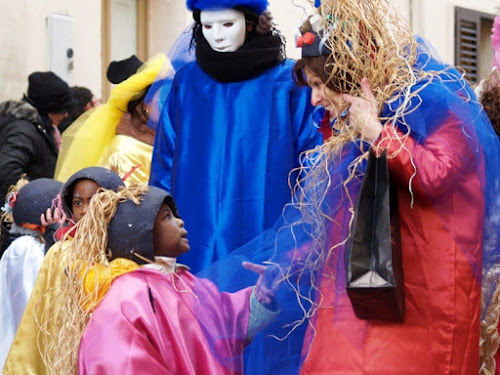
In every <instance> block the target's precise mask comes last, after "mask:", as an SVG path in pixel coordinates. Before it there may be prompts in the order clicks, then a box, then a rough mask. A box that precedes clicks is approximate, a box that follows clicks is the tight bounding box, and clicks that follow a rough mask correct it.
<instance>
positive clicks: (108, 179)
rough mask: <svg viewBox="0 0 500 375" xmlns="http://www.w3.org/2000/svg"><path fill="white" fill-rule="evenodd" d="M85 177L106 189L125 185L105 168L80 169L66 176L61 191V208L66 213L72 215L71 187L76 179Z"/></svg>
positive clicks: (118, 177)
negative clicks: (68, 176) (66, 178)
mask: <svg viewBox="0 0 500 375" xmlns="http://www.w3.org/2000/svg"><path fill="white" fill-rule="evenodd" d="M85 179H87V180H92V181H95V182H96V183H97V185H99V187H102V188H104V189H108V190H114V191H117V190H118V188H119V187H120V186H125V184H124V183H123V181H122V179H121V178H120V176H118V175H117V174H116V173H115V172H113V171H111V170H109V169H107V168H103V167H87V168H83V169H80V170H79V171H77V172H75V173H74V174H73V175H71V177H70V178H68V180H67V181H66V183H65V184H64V186H63V188H62V191H61V199H62V204H63V209H64V211H65V212H66V214H67V215H70V216H71V215H72V211H71V202H72V201H73V189H74V188H75V185H76V183H77V182H78V181H80V180H85Z"/></svg>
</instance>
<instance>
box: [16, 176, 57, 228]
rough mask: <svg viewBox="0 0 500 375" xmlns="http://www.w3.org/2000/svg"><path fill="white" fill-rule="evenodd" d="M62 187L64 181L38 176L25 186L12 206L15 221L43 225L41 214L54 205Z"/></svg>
mask: <svg viewBox="0 0 500 375" xmlns="http://www.w3.org/2000/svg"><path fill="white" fill-rule="evenodd" d="M62 187H63V184H62V182H59V181H56V180H53V179H51V178H38V179H36V180H33V181H31V182H29V183H28V184H27V185H25V186H23V187H22V188H21V189H20V190H19V192H18V193H17V196H16V201H15V203H14V207H13V208H12V215H13V216H14V222H15V223H16V224H18V225H20V224H37V225H41V224H42V223H41V221H40V215H41V214H43V213H44V212H45V211H47V208H50V207H51V206H52V201H53V200H54V199H55V198H56V197H57V194H59V192H60V191H61V188H62Z"/></svg>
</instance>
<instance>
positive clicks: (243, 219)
mask: <svg viewBox="0 0 500 375" xmlns="http://www.w3.org/2000/svg"><path fill="white" fill-rule="evenodd" d="M293 64H294V62H293V61H291V60H286V61H285V62H284V63H282V64H280V65H278V66H276V67H274V68H272V69H269V70H267V71H265V72H264V73H262V74H261V75H259V76H258V77H256V78H253V79H250V80H246V81H241V82H230V83H220V82H217V81H215V80H214V79H213V78H211V77H210V76H209V75H207V74H206V73H205V72H204V71H203V70H202V69H201V68H200V66H199V65H198V64H197V63H196V62H192V63H189V64H187V65H186V66H184V67H183V68H182V69H180V70H179V71H178V72H177V74H176V76H175V78H174V81H173V83H172V88H171V92H170V94H169V97H168V99H167V103H165V105H164V107H163V110H162V114H161V119H160V125H159V127H158V131H157V136H156V141H155V146H154V150H153V162H152V169H151V179H150V184H151V185H154V186H158V187H161V188H164V189H166V190H167V191H169V192H171V193H172V195H173V196H174V198H175V201H176V202H177V205H178V209H179V212H180V215H181V216H182V218H183V219H184V220H185V225H186V228H187V230H188V231H189V240H190V244H191V250H190V251H189V252H188V253H187V254H184V255H183V256H181V257H180V258H179V261H180V262H182V263H186V264H188V265H189V266H190V267H191V269H192V271H193V272H197V271H199V270H200V269H202V268H204V267H205V266H208V265H210V264H211V263H212V262H214V261H215V260H217V259H219V258H221V257H223V256H224V255H226V254H228V253H229V252H231V251H232V250H235V249H236V248H238V247H240V246H241V245H243V244H244V243H246V242H247V241H249V240H251V239H252V238H254V237H255V236H257V235H259V234H260V233H261V232H262V231H264V230H265V229H266V228H269V227H270V226H272V225H273V224H274V222H275V221H276V219H278V217H279V216H280V214H281V210H282V208H283V205H284V204H286V203H287V202H289V201H290V197H291V192H290V188H289V186H288V176H289V173H290V171H291V170H292V169H293V168H295V167H297V166H298V165H299V155H300V153H301V152H302V151H304V150H307V149H310V148H314V147H315V146H316V145H318V144H319V143H320V142H321V134H319V133H318V132H317V130H316V129H315V128H314V127H313V126H311V123H310V121H309V116H310V114H311V113H312V107H311V105H310V103H309V97H310V91H309V89H307V88H302V87H297V86H296V85H295V84H294V83H293V81H292V78H291V69H292V67H293Z"/></svg>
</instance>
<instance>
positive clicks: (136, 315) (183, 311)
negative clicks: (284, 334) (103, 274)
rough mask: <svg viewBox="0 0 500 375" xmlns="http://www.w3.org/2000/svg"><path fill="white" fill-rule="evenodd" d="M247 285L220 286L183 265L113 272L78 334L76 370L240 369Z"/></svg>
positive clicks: (163, 371)
mask: <svg viewBox="0 0 500 375" xmlns="http://www.w3.org/2000/svg"><path fill="white" fill-rule="evenodd" d="M148 288H150V290H151V294H152V296H153V302H151V301H150V297H149V292H148ZM251 291H252V288H246V289H243V290H240V291H238V292H236V293H233V294H229V293H220V292H219V290H218V289H217V287H216V286H215V285H214V284H212V283H211V282H210V281H208V280H206V279H199V278H196V277H195V276H193V275H192V274H191V273H190V272H188V271H187V270H185V269H179V270H178V271H176V272H175V273H172V274H169V275H164V274H162V273H161V272H158V271H155V270H151V269H147V268H140V269H139V270H136V271H134V272H130V273H128V274H125V275H123V276H120V277H118V278H117V279H115V280H114V281H113V284H112V285H111V288H110V290H109V291H108V292H107V294H106V296H105V297H104V298H103V299H102V301H101V302H100V303H99V305H98V306H97V308H96V309H95V311H94V313H93V314H92V317H91V319H90V321H89V323H88V325H87V328H86V330H85V332H84V334H83V336H82V339H81V342H80V350H79V374H81V375H87V374H89V375H90V374H92V375H99V374H102V375H104V374H120V375H127V374H130V375H132V374H133V375H140V374H155V375H160V374H183V375H188V374H193V375H194V374H218V375H224V374H241V373H242V372H243V359H242V353H243V350H244V348H245V346H246V344H247V342H248V339H247V328H248V320H249V311H250V306H249V298H250V294H251ZM153 306H154V309H153Z"/></svg>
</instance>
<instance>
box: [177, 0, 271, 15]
mask: <svg viewBox="0 0 500 375" xmlns="http://www.w3.org/2000/svg"><path fill="white" fill-rule="evenodd" d="M186 6H187V7H188V8H189V10H191V11H193V10H195V9H199V10H209V9H232V8H235V7H237V6H242V7H246V8H249V9H251V10H253V11H254V12H256V13H257V14H258V15H260V14H262V12H264V11H265V10H266V8H267V6H268V2H267V0H187V1H186Z"/></svg>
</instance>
